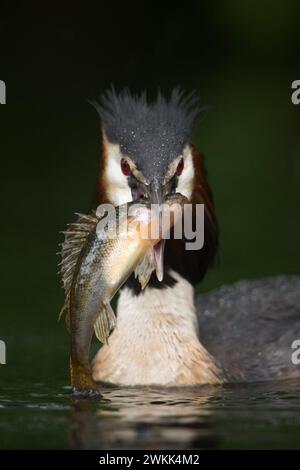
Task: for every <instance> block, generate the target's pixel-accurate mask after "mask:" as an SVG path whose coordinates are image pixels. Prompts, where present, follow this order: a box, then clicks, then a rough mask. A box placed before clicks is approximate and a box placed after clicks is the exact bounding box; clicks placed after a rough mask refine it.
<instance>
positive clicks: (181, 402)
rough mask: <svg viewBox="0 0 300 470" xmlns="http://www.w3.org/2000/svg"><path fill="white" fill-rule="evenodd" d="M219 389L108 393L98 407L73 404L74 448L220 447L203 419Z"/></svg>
mask: <svg viewBox="0 0 300 470" xmlns="http://www.w3.org/2000/svg"><path fill="white" fill-rule="evenodd" d="M220 393H222V389H221V387H201V388H197V389H181V390H180V389H170V390H164V389H152V388H150V389H149V388H147V389H145V388H137V389H134V388H122V389H114V388H105V389H102V395H103V398H102V400H101V402H100V404H99V402H98V403H95V402H91V401H89V400H84V399H82V400H75V401H74V403H73V415H72V416H73V426H72V437H71V446H72V447H73V448H80V449H87V448H91V447H92V448H99V449H101V448H102V449H105V448H108V449H110V448H125V449H126V448H141V449H147V448H148V449H150V448H156V449H160V448H161V449H163V448H176V447H178V446H181V447H183V448H200V447H206V448H211V447H216V446H217V444H218V439H217V437H216V435H215V434H214V432H213V429H212V427H211V425H209V424H208V422H207V421H206V420H205V417H206V416H207V415H209V414H211V413H212V410H210V409H209V406H208V405H209V403H210V400H213V399H216V398H217V397H218V395H219V394H220Z"/></svg>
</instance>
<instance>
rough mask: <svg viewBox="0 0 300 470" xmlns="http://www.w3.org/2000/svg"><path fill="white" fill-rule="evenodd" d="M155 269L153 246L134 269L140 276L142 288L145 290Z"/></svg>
mask: <svg viewBox="0 0 300 470" xmlns="http://www.w3.org/2000/svg"><path fill="white" fill-rule="evenodd" d="M154 269H155V265H154V256H153V249H152V248H151V249H150V250H149V251H148V253H147V254H146V255H145V256H144V258H143V259H142V261H141V262H140V263H139V264H138V265H137V267H136V268H135V271H134V275H135V277H137V278H138V280H139V283H140V284H141V288H142V290H144V289H145V287H146V286H147V284H148V282H149V280H150V277H151V274H152V272H153V271H154Z"/></svg>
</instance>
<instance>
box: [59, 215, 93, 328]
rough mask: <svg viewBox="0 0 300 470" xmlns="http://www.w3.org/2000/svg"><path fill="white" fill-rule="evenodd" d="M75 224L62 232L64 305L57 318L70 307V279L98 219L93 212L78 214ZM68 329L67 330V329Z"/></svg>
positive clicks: (67, 321) (61, 268)
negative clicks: (63, 237)
mask: <svg viewBox="0 0 300 470" xmlns="http://www.w3.org/2000/svg"><path fill="white" fill-rule="evenodd" d="M76 215H77V216H78V218H77V220H76V222H73V223H71V224H69V225H68V228H67V230H66V231H65V232H62V233H63V234H64V236H65V239H64V241H63V243H62V244H61V251H60V253H59V254H60V255H61V258H62V259H61V262H60V263H59V265H60V273H61V277H62V282H63V287H64V290H65V295H66V296H65V303H64V305H63V307H62V309H61V311H60V314H59V318H60V317H61V316H62V314H63V312H64V311H65V310H69V306H70V291H71V285H72V279H73V275H74V271H75V267H76V263H77V260H78V257H79V255H80V252H81V250H82V248H83V246H84V244H85V242H86V239H87V237H88V235H89V234H90V233H91V232H92V230H94V229H95V227H96V225H97V223H98V222H99V219H98V218H97V216H96V213H95V212H94V211H93V212H92V213H90V214H78V213H76ZM68 318H69V315H68V313H67V315H66V323H67V327H68V323H69V319H68ZM68 329H69V328H68Z"/></svg>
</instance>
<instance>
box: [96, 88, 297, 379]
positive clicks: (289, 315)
mask: <svg viewBox="0 0 300 470" xmlns="http://www.w3.org/2000/svg"><path fill="white" fill-rule="evenodd" d="M95 107H96V109H97V111H98V112H99V115H100V118H101V121H102V155H101V163H100V172H99V179H98V191H97V204H100V203H107V202H109V203H112V204H113V205H115V206H118V205H120V204H123V203H126V202H129V201H131V200H134V199H137V198H139V197H141V196H143V195H144V194H145V193H146V190H145V185H146V184H147V182H149V181H152V180H153V179H154V178H155V179H156V180H157V181H159V184H160V190H161V191H160V193H161V195H160V198H161V202H163V197H164V195H166V193H170V192H180V193H181V194H183V195H184V196H186V197H187V198H188V200H189V201H190V202H191V203H192V204H197V203H201V204H204V205H205V220H204V222H205V225H204V227H205V229H204V246H203V248H202V249H200V250H198V251H186V250H185V243H184V242H185V241H184V240H172V239H171V240H166V241H165V246H164V243H160V244H159V245H158V246H157V247H156V248H155V261H156V271H157V273H159V278H160V281H159V280H158V279H157V277H156V276H155V275H152V277H151V280H150V283H149V285H148V286H147V287H146V289H145V290H144V291H141V289H140V287H139V284H138V281H137V280H136V279H135V278H134V276H133V275H132V276H131V278H130V279H129V280H128V281H127V283H126V284H125V286H124V287H123V288H122V289H121V291H120V296H119V300H118V304H117V326H116V328H115V330H114V331H113V333H112V334H111V336H110V338H109V341H108V343H107V344H105V345H104V346H102V347H101V348H100V350H99V351H98V353H97V354H96V356H95V358H94V360H93V366H92V367H93V377H94V379H95V380H96V381H103V382H108V383H113V384H118V385H126V386H137V385H144V386H145V385H162V386H188V385H198V384H221V383H226V382H231V381H257V380H271V379H280V378H281V379H282V378H299V377H300V365H299V366H297V365H295V364H294V363H293V362H292V359H291V357H292V353H293V349H292V343H293V341H294V340H296V339H300V314H299V313H300V279H299V278H297V277H291V278H289V277H284V278H276V279H270V280H262V281H253V282H244V283H243V282H241V283H237V284H236V285H233V286H230V287H225V288H222V289H220V290H219V291H217V292H215V293H212V294H209V295H204V296H198V297H197V298H196V299H195V296H194V286H195V285H196V284H197V283H198V282H200V281H201V280H202V279H203V277H204V275H205V273H206V271H207V270H208V268H209V267H210V266H211V265H213V263H214V261H215V258H216V255H217V250H218V226H217V222H216V216H215V211H214V204H213V198H212V193H211V191H210V188H209V185H208V182H207V175H206V171H205V167H204V161H203V156H202V154H201V153H200V152H199V151H198V150H197V149H196V148H195V147H194V146H193V144H192V140H191V139H192V130H193V126H194V123H195V118H196V117H197V114H198V109H197V106H196V103H195V100H194V98H193V97H191V96H188V97H184V95H183V94H182V93H181V92H179V91H178V90H177V89H176V90H174V91H173V92H172V94H171V97H170V99H169V100H166V99H165V98H164V97H163V96H162V95H161V94H158V97H157V100H156V102H154V103H152V104H149V103H148V102H147V99H146V96H145V94H142V95H140V96H132V95H131V94H130V93H129V92H128V91H123V92H121V93H120V94H117V93H116V92H115V91H114V90H111V91H108V92H107V93H106V94H104V95H103V96H102V99H101V101H100V104H95ZM166 174H168V183H167V184H166V181H165V175H166Z"/></svg>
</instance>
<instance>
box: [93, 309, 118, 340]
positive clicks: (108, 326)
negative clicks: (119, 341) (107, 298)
mask: <svg viewBox="0 0 300 470" xmlns="http://www.w3.org/2000/svg"><path fill="white" fill-rule="evenodd" d="M115 326H116V317H115V314H114V311H113V309H112V308H111V305H110V304H109V303H108V304H102V306H101V309H100V311H99V315H98V318H97V320H96V322H95V324H94V330H95V335H96V336H97V338H98V340H99V341H100V342H101V343H103V344H104V343H107V338H108V337H109V335H110V333H111V331H112V330H113V329H114V328H115Z"/></svg>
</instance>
